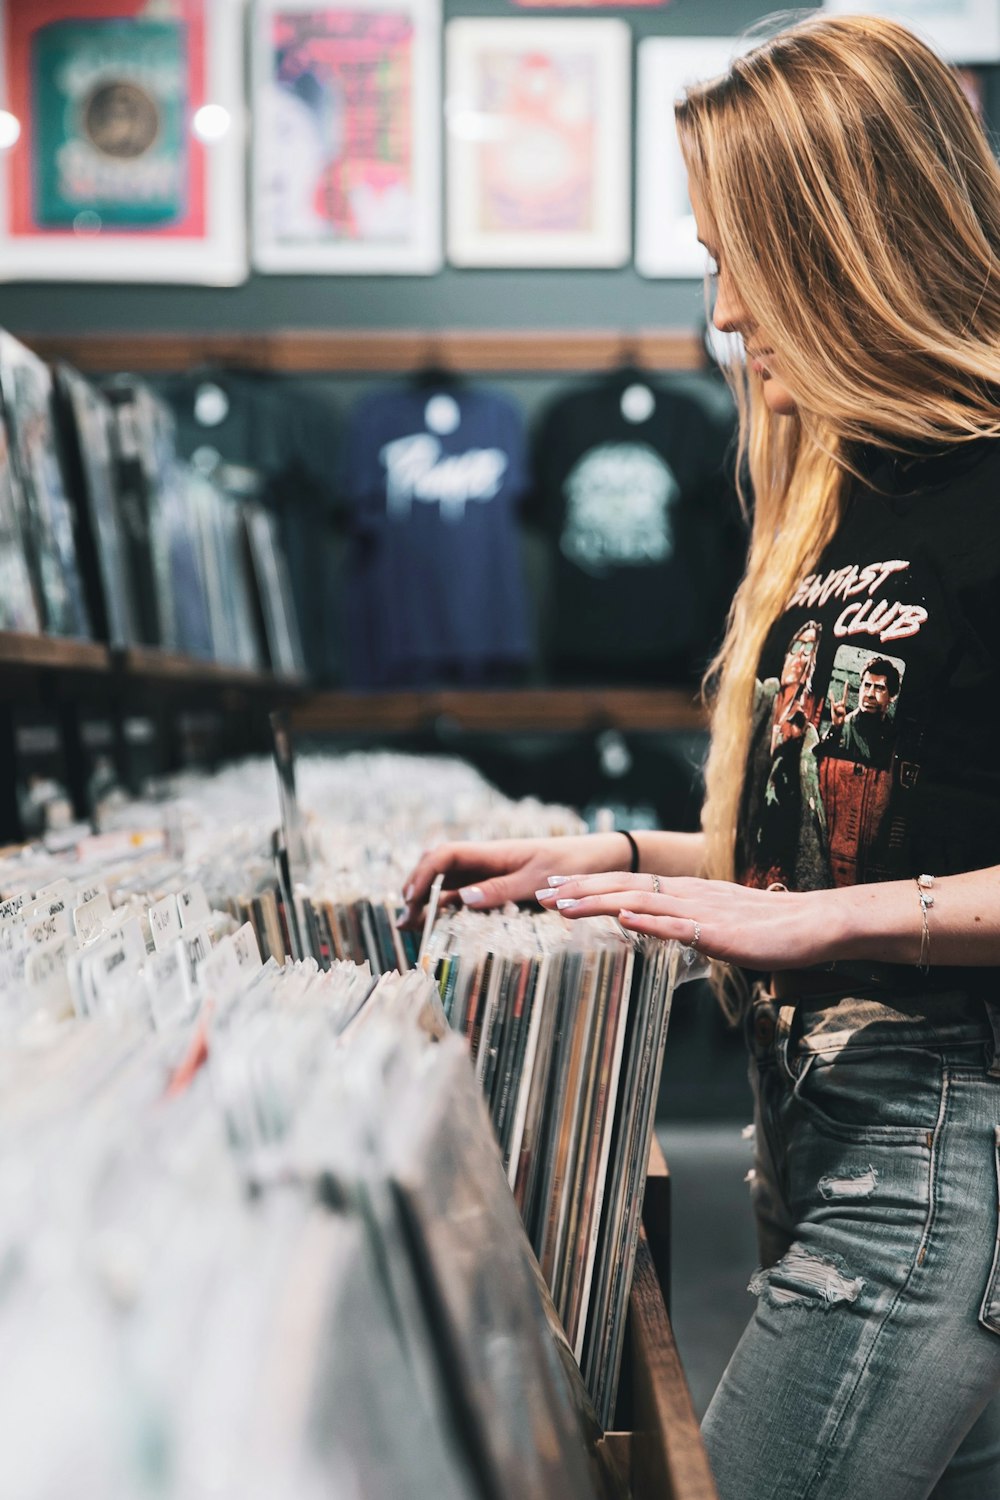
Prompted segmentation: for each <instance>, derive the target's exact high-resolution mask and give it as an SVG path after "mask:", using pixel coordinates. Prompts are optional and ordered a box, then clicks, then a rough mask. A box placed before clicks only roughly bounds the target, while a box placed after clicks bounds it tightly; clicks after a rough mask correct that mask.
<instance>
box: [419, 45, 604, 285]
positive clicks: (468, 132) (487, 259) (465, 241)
mask: <svg viewBox="0 0 1000 1500" xmlns="http://www.w3.org/2000/svg"><path fill="white" fill-rule="evenodd" d="M446 56H447V95H446V100H445V121H446V132H447V162H448V181H447V247H448V260H449V261H450V262H451V264H452V265H455V266H462V267H465V266H494V267H534V268H546V267H564V268H573V267H607V268H613V267H619V266H623V265H626V264H627V263H628V260H629V256H630V251H631V233H630V230H631V224H630V218H631V103H630V95H631V71H632V40H631V31H630V29H629V27H628V25H627V24H626V23H625V22H624V21H621V20H617V19H613V18H612V19H603V18H602V19H594V20H591V19H583V20H577V19H564V18H545V19H539V18H535V17H530V18H525V17H510V18H508V17H503V18H499V19H494V18H489V19H482V20H480V19H478V18H467V17H462V18H461V19H458V20H454V21H451V22H449V24H448V26H447V28H446ZM518 110H520V114H518V112H517V111H518Z"/></svg>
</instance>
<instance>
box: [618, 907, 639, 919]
mask: <svg viewBox="0 0 1000 1500" xmlns="http://www.w3.org/2000/svg"><path fill="white" fill-rule="evenodd" d="M618 920H619V922H634V921H635V912H634V911H626V910H625V908H624V907H622V909H621V911H620V912H619V913H618Z"/></svg>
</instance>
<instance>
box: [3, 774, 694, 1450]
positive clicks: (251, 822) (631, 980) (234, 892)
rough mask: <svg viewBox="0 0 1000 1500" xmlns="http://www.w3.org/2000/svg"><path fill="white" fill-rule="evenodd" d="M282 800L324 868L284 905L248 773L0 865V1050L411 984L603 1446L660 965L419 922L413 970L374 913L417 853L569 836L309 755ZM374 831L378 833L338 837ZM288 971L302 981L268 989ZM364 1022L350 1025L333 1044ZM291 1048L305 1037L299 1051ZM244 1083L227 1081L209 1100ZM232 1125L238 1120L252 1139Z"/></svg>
mask: <svg viewBox="0 0 1000 1500" xmlns="http://www.w3.org/2000/svg"><path fill="white" fill-rule="evenodd" d="M299 785H300V788H301V790H302V792H303V794H304V798H305V800H307V801H309V802H310V803H311V804H312V811H311V814H310V816H309V817H307V818H305V819H304V820H303V823H304V829H305V835H306V837H305V842H306V844H307V845H308V846H309V847H310V848H311V849H312V850H313V851H314V853H315V852H322V853H323V856H324V859H323V862H321V863H319V864H315V865H314V866H313V867H312V868H311V869H309V870H307V871H306V876H305V880H304V882H303V883H301V884H299V885H295V886H293V885H292V883H291V881H290V879H289V871H288V866H287V862H284V863H283V861H282V859H281V858H280V855H279V857H277V858H276V857H275V851H274V845H273V842H272V834H273V825H274V822H275V815H276V811H277V808H276V798H275V780H274V772H273V766H272V765H271V764H270V763H269V762H263V761H261V762H249V763H246V764H244V765H241V766H238V767H233V768H230V769H228V770H227V771H226V772H224V773H221V774H219V775H216V776H213V777H198V776H195V775H192V774H188V775H185V776H182V777H178V778H176V780H175V782H174V783H173V793H174V798H175V800H174V801H172V802H171V803H169V804H167V805H166V807H165V806H164V805H163V804H162V803H160V804H158V803H149V804H144V805H143V804H132V805H130V806H128V807H126V808H124V809H123V810H121V811H120V812H119V813H118V814H116V818H117V820H118V823H119V825H120V831H113V830H110V829H109V830H108V831H106V832H104V833H102V834H100V835H96V836H94V837H92V838H89V839H86V840H83V841H82V842H81V843H80V845H79V846H78V847H77V848H76V850H75V851H73V853H72V854H70V853H65V854H62V855H59V856H56V855H51V854H46V853H43V852H38V851H28V852H26V853H25V854H23V855H19V856H12V857H9V858H7V859H5V860H2V861H0V901H2V902H4V903H5V904H3V905H0V1035H3V1034H7V1035H8V1036H19V1035H21V1034H22V1032H23V1031H24V1029H25V1027H30V1026H35V1027H37V1025H38V1024H40V1022H41V1021H42V1020H43V1019H44V1020H45V1021H46V1022H47V1023H50V1024H58V1023H60V1022H61V1021H62V1020H64V1019H65V1018H67V1017H76V1018H78V1019H94V1018H101V1017H104V1018H115V1019H117V1020H119V1021H121V1020H123V1019H124V1018H126V1017H129V1016H131V1017H134V1018H138V1019H141V1021H142V1022H143V1023H144V1024H145V1026H146V1027H147V1028H149V1027H153V1028H155V1029H156V1031H157V1032H159V1033H160V1034H162V1035H165V1036H166V1035H170V1034H172V1033H173V1032H175V1031H176V1030H177V1028H178V1027H183V1026H186V1025H191V1024H193V1023H194V1022H195V1020H196V1018H197V1017H198V1015H199V1014H200V1013H202V1012H203V1009H204V1007H205V1005H206V1004H207V1003H208V1002H210V1003H211V1006H212V1007H213V1011H214V1015H215V1017H216V1024H217V1025H219V1026H226V1025H228V1022H226V1020H225V1017H226V1016H227V1015H228V1014H230V1012H231V1010H232V1003H233V998H234V997H239V996H240V995H241V994H242V993H243V992H244V990H247V986H248V983H249V990H248V994H249V996H250V997H251V998H252V997H256V998H257V999H260V998H261V997H262V996H264V995H273V996H274V997H275V999H276V1000H277V999H278V998H279V997H280V1002H281V1007H282V1008H284V1009H288V1010H289V1012H290V1013H291V1012H293V1011H296V1007H297V1003H298V997H300V995H301V994H303V993H306V994H312V995H314V996H315V995H319V994H321V993H326V991H325V990H324V988H323V987H324V985H331V986H339V987H340V989H341V990H342V991H343V992H344V993H345V994H346V990H344V985H345V984H346V980H345V978H344V976H345V973H346V971H347V968H348V967H350V964H349V961H351V960H354V961H356V962H358V963H360V964H361V966H362V967H360V968H358V969H356V970H353V969H352V972H354V973H356V974H357V975H358V976H360V977H359V979H358V984H360V985H361V990H360V991H358V992H357V994H359V995H360V998H361V1000H363V999H364V996H365V995H367V993H368V991H369V989H370V987H371V985H372V983H373V982H374V981H375V980H377V979H379V976H382V980H383V981H384V984H383V987H382V989H381V993H382V994H383V995H384V996H385V995H388V994H389V993H390V992H393V991H392V990H391V984H396V985H399V984H415V985H418V986H419V985H423V986H424V990H425V991H428V990H430V992H431V993H433V988H432V987H431V986H429V984H428V982H427V977H426V976H427V975H428V974H429V975H430V976H432V977H433V982H434V985H436V987H437V992H438V994H439V996H440V999H439V1001H438V1002H437V1014H438V1015H439V1016H440V1018H441V1021H442V1024H445V1018H446V1019H447V1023H449V1024H450V1026H451V1027H452V1028H453V1030H454V1031H455V1032H456V1033H458V1034H459V1036H458V1037H456V1045H457V1046H459V1047H460V1048H461V1049H462V1050H463V1051H471V1055H472V1058H473V1060H474V1069H475V1077H476V1081H477V1085H478V1088H479V1090H480V1091H481V1094H482V1098H483V1100H484V1101H485V1108H486V1110H487V1112H488V1115H489V1119H490V1122H491V1124H492V1130H493V1134H494V1135H495V1138H496V1142H497V1143H498V1145H499V1159H498V1160H497V1170H498V1171H500V1172H501V1173H502V1174H504V1175H505V1176H506V1179H507V1183H508V1184H509V1189H510V1191H511V1194H512V1197H511V1202H510V1208H511V1210H512V1211H514V1209H515V1205H516V1209H517V1210H519V1211H520V1215H521V1218H522V1220H523V1224H524V1227H525V1231H526V1233H527V1237H528V1240H529V1241H530V1244H531V1246H532V1247H533V1250H534V1252H535V1254H536V1256H537V1260H538V1265H539V1267H540V1275H541V1276H542V1277H543V1279H544V1282H545V1284H546V1285H547V1287H548V1288H549V1291H550V1293H551V1297H552V1300H553V1303H554V1306H555V1309H556V1311H557V1313H558V1316H559V1318H561V1319H562V1322H563V1325H564V1327H565V1331H566V1336H567V1340H568V1347H569V1348H570V1349H571V1351H572V1354H573V1355H574V1356H575V1358H576V1360H577V1361H578V1362H579V1366H580V1370H581V1371H582V1373H583V1376H584V1379H585V1382H586V1386H587V1389H588V1390H589V1392H590V1394H591V1397H592V1399H593V1403H594V1406H595V1408H596V1411H597V1415H598V1417H599V1418H600V1421H601V1422H602V1423H603V1424H604V1425H609V1424H610V1422H611V1418H612V1413H613V1405H614V1398H615V1391H616V1386H617V1379H618V1370H619V1367H620V1362H621V1354H622V1340H623V1336H624V1326H625V1316H626V1310H627V1301H628V1295H629V1290H630V1285H631V1277H632V1269H633V1263H634V1255H635V1248H636V1242H637V1236H638V1226H639V1216H640V1210H641V1203H642V1187H643V1181H644V1176H645V1169H646V1163H647V1160H648V1153H649V1144H650V1138H651V1133H652V1127H653V1112H654V1107H655V1100H656V1094H657V1088H658V1081H659V1073H660V1065H661V1059H662V1052H663V1046H664V1040H665V1036H666V1030H667V1022H668V1018H669V1013H670V1003H671V997H672V993H673V986H674V984H675V983H676V981H677V979H678V977H679V975H678V961H679V958H680V955H681V950H679V949H678V947H677V945H673V944H671V945H664V944H660V943H657V942H654V941H652V940H645V939H643V940H639V939H635V938H633V937H630V936H628V935H626V934H625V933H623V932H622V930H621V929H620V928H619V927H618V925H617V924H616V923H614V922H613V921H611V920H610V919H592V920H590V921H587V922H582V923H575V924H571V923H567V922H566V921H565V920H564V919H563V918H562V917H560V916H558V915H557V914H554V913H541V912H538V913H534V914H529V913H525V912H518V911H516V910H515V909H513V908H511V909H509V910H507V911H505V912H502V913H494V914H489V913H474V912H467V911H459V912H454V911H449V912H445V913H444V914H442V915H439V916H438V919H437V921H436V924H435V925H434V926H433V929H432V930H431V931H429V932H428V933H427V935H426V937H425V948H424V951H423V954H422V955H420V954H418V951H417V948H416V946H415V939H414V937H413V935H412V934H408V933H402V932H401V931H400V930H399V929H398V927H397V926H396V918H397V916H398V912H399V901H398V897H396V896H394V895H393V894H391V893H392V891H393V890H398V887H399V884H400V882H401V880H402V878H403V875H404V874H405V871H406V869H407V868H408V867H411V866H412V862H413V860H414V858H415V855H416V852H417V851H418V850H419V848H420V847H421V845H424V844H426V843H428V842H432V841H433V839H434V837H435V836H441V835H444V836H448V837H451V836H456V835H458V834H460V833H462V832H469V831H472V830H474V829H476V828H477V827H483V828H485V829H488V830H489V831H490V832H493V833H499V832H502V831H503V830H504V829H505V828H506V829H510V830H517V832H519V833H520V832H525V831H527V830H526V827H525V822H526V820H529V819H530V818H531V817H535V818H536V819H537V824H536V826H540V827H541V828H543V829H546V830H551V829H552V828H554V827H560V826H562V827H566V829H567V831H571V830H572V831H575V829H574V827H573V824H572V821H571V819H570V820H569V821H568V822H567V820H568V819H569V815H567V814H565V812H564V810H560V809H556V808H549V809H539V808H538V806H537V804H533V805H527V804H515V803H510V802H507V801H506V800H505V799H503V798H501V797H500V796H499V794H497V793H496V792H495V791H494V790H493V789H492V788H490V787H488V786H487V785H486V784H485V783H484V782H482V780H481V779H480V778H479V777H477V776H476V774H475V773H474V772H471V771H470V769H469V768H468V767H465V766H463V765H461V764H460V763H457V762H455V763H451V764H449V763H448V762H445V761H436V762H424V761H422V760H419V759H415V758H408V757H402V756H398V757H394V756H387V755H385V756H375V757H364V756H351V757H345V758H342V759H338V758H334V757H320V756H317V757H314V758H305V759H303V760H302V762H301V763H300V768H299ZM378 812H381V814H382V820H381V822H380V823H375V822H373V823H372V824H370V825H366V824H364V823H361V822H355V821H353V820H354V819H360V818H361V817H363V816H365V815H367V816H371V817H373V819H374V818H375V817H377V816H378ZM165 815H169V816H165ZM463 818H467V819H468V825H467V827H464V828H463V826H462V819H463ZM168 823H169V826H168ZM143 824H146V825H147V831H146V833H142V832H141V831H140V830H141V829H142V826H143ZM335 850H339V853H340V860H339V862H338V863H337V864H336V865H335V864H334V862H333V853H334V851H335ZM404 861H405V863H404ZM288 958H290V959H293V960H295V959H297V960H302V961H303V962H301V963H300V964H299V965H298V966H297V967H296V968H294V969H291V968H289V969H280V968H279V965H281V964H283V963H284V962H285V960H286V959H288ZM262 960H263V968H262V967H261V962H262ZM414 967H416V968H417V969H418V972H415V973H414V972H410V973H405V971H407V970H411V969H413V968H414ZM392 971H400V972H404V973H405V978H404V979H402V980H400V979H399V977H398V975H395V976H394V975H393V974H392ZM423 971H426V972H423ZM279 974H280V975H282V976H284V977H281V978H279V977H278V976H279ZM685 977H686V976H685ZM390 981H391V984H390ZM261 986H263V988H261ZM386 986H388V988H386ZM353 993H354V992H352V994H353ZM393 993H394V992H393ZM355 998H356V997H355ZM248 1003H249V1002H248ZM254 1003H255V1002H254ZM345 1003H346V1002H345ZM350 1003H351V1005H353V1004H354V999H352V1000H351V1002H350ZM359 1003H360V1002H359ZM296 1013H297V1011H296ZM364 1015H365V1008H364V1006H363V1005H361V1008H360V1010H359V1011H358V1014H357V1017H355V1018H353V1019H351V1021H350V1028H351V1029H352V1030H353V1029H354V1027H355V1022H357V1023H358V1024H360V1025H361V1026H362V1028H363V1025H364ZM341 1023H343V1025H344V1026H345V1027H346V1025H347V1020H346V1012H345V1013H344V1014H343V1015H341V1020H340V1021H339V1022H338V1026H340V1025H341ZM303 1024H305V1023H303ZM309 1024H310V1025H313V1026H315V1023H314V1022H311V1023H309ZM429 1024H433V1016H431V1017H430V1020H429ZM307 1033H308V1035H309V1036H312V1033H311V1032H309V1031H308V1026H307V1027H306V1030H305V1031H302V1032H298V1033H296V1035H300V1036H306V1035H307ZM227 1035H228V1033H227ZM233 1035H234V1036H235V1033H234V1034H233ZM314 1046H318V1043H317V1042H316V1038H315V1037H314V1036H312V1040H311V1041H310V1042H309V1046H308V1047H307V1048H306V1052H307V1053H308V1052H309V1050H310V1048H313V1047H314ZM233 1055H234V1056H235V1054H233ZM274 1056H275V1058H277V1056H278V1054H277V1052H275V1053H274ZM255 1070H258V1065H257V1064H256V1063H253V1064H251V1063H249V1062H247V1063H246V1064H245V1065H244V1064H242V1063H241V1064H236V1063H234V1064H233V1066H232V1068H231V1069H230V1070H229V1072H228V1073H227V1079H228V1082H227V1085H226V1091H227V1092H226V1097H227V1098H229V1099H232V1098H234V1097H235V1094H234V1089H235V1088H236V1085H235V1084H234V1082H233V1080H234V1079H238V1078H239V1077H240V1076H245V1077H247V1078H251V1077H253V1076H256V1072H255ZM275 1086H277V1085H275ZM274 1108H275V1110H277V1111H278V1113H279V1114H280V1113H281V1112H282V1110H284V1109H285V1106H284V1105H282V1106H281V1108H280V1109H279V1108H278V1106H277V1105H275V1106H274ZM480 1108H482V1106H480ZM255 1110H256V1106H254V1107H253V1108H251V1107H250V1106H249V1105H248V1106H247V1110H246V1118H247V1119H248V1120H251V1121H252V1120H255V1119H256V1120H258V1123H259V1119H260V1118H261V1117H260V1116H259V1115H258V1114H255ZM231 1128H232V1130H235V1126H232V1127H231ZM414 1129H415V1127H414ZM435 1149H437V1148H435ZM495 1159H496V1158H495Z"/></svg>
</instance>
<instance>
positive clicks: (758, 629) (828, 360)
mask: <svg viewBox="0 0 1000 1500" xmlns="http://www.w3.org/2000/svg"><path fill="white" fill-rule="evenodd" d="M677 128H678V133H679V136H680V141H681V148H682V150H683V153H684V157H685V160H686V163H687V166H688V171H689V173H690V175H691V177H692V180H693V182H694V183H695V184H697V187H698V190H699V194H700V196H701V198H702V201H703V202H704V204H705V208H706V211H707V213H708V214H710V215H711V218H712V221H713V226H714V229H715V232H716V235H717V238H718V248H719V251H720V254H721V256H722V257H723V258H724V261H725V263H726V270H727V274H728V275H729V276H730V277H731V278H732V283H733V285H734V286H735V287H737V288H738V290H739V297H740V301H741V302H742V303H743V304H744V305H745V306H746V307H747V309H748V310H749V312H750V313H751V315H752V317H753V321H754V324H755V325H756V326H757V327H759V328H760V329H761V330H762V331H763V333H764V334H765V336H766V342H767V346H768V347H769V348H774V349H776V350H777V351H778V354H779V357H780V362H781V379H782V382H783V383H784V384H785V385H786V386H787V388H788V389H789V391H790V392H791V394H792V396H793V397H794V399H795V402H796V406H797V411H796V414H795V415H793V416H776V415H775V414H773V413H772V412H771V411H770V410H769V409H768V408H767V406H766V405H765V403H764V401H763V399H762V396H761V388H760V382H759V381H757V380H756V379H753V378H752V377H750V376H748V374H747V372H746V370H745V369H744V368H743V367H742V366H740V365H739V364H734V366H732V367H731V370H730V379H731V381H732V384H733V386H734V392H735V395H736V399H737V404H738V407H739V412H740V442H739V470H740V472H741V473H744V474H746V475H747V476H748V477H749V484H750V490H751V492H752V496H753V526H752V534H751V545H750V554H749V560H748V564H747V571H746V575H745V577H744V580H743V582H742V584H741V586H740V588H739V591H738V592H737V595H736V598H735V601H734V603H733V607H732V610H731V613H730V618H729V625H728V629H727V632H726V636H725V640H724V642H723V644H722V647H721V649H720V651H719V653H718V656H717V657H716V659H715V661H714V662H713V663H712V665H711V667H710V668H709V672H708V675H707V677H706V686H707V692H708V696H709V700H710V703H711V707H712V743H711V750H710V753H709V757H708V765H707V769H706V800H705V808H704V813H703V827H704V830H705V834H706V846H707V871H706V873H708V874H710V875H712V876H714V877H716V878H719V879H732V878H733V876H734V873H736V872H735V868H734V860H735V844H736V832H737V821H738V817H739V809H740V803H741V797H742V789H743V781H744V771H745V766H746V761H747V754H748V749H749V734H750V720H751V706H752V702H753V690H754V680H755V677H756V673H757V667H758V662H759V659H760V654H761V650H762V648H763V645H764V641H765V638H766V636H767V634H768V631H769V630H770V628H771V626H772V625H773V623H774V621H775V620H776V619H777V618H778V616H779V615H780V614H781V613H782V611H783V609H784V608H785V605H786V603H787V601H788V599H789V597H790V595H791V592H792V589H793V586H794V584H795V582H796V580H797V579H798V577H799V576H800V575H801V574H802V573H803V572H804V571H807V570H808V568H809V567H810V565H811V564H812V563H814V562H815V560H816V558H817V557H818V556H819V553H820V552H821V551H822V549H823V547H824V546H825V545H826V543H827V542H828V541H829V540H830V538H831V536H832V535H833V533H834V531H835V530H836V528H837V524H838V522H839V520H840V517H841V514H842V512H843V506H844V502H845V498H846V494H847V491H848V488H849V484H850V479H851V474H852V472H854V471H855V469H854V465H855V462H856V448H855V445H857V444H864V443H868V442H872V441H875V442H878V443H880V444H882V445H884V446H887V447H890V448H896V449H899V450H901V451H904V452H905V451H908V450H912V448H913V445H914V443H918V444H919V443H921V442H928V441H940V442H962V441H967V440H970V439H972V438H975V437H980V436H982V435H984V434H992V435H995V436H1000V168H998V166H997V163H996V161H995V160H994V158H993V154H992V152H991V150H990V146H989V143H988V141H987V139H986V136H985V134H984V132H983V129H982V127H981V125H980V124H979V121H978V120H977V119H976V117H975V114H974V113H973V110H972V108H971V106H970V104H969V103H968V101H967V100H966V98H965V95H964V94H963V93H962V90H961V88H960V86H959V84H958V83H957V81H956V79H955V77H954V76H953V74H952V73H951V72H950V70H949V69H948V68H947V67H946V66H945V64H944V63H942V62H941V60H940V59H939V58H938V57H937V56H936V55H935V54H934V53H933V52H932V51H931V50H930V48H929V47H927V46H925V45H924V43H922V42H921V41H919V40H918V39H917V38H916V37H915V36H914V35H913V34H912V33H911V32H910V31H908V30H907V29H906V28H905V27H903V26H900V25H897V24H896V23H894V22H891V21H886V20H880V19H877V18H874V17H867V16H843V17H831V16H810V17H808V18H807V19H805V20H803V21H800V22H798V23H797V24H795V25H793V26H790V27H787V28H786V29H784V30H782V31H780V32H778V33H777V34H776V35H774V36H772V37H770V38H769V39H768V40H766V41H764V42H762V43H761V44H759V45H757V46H755V47H754V48H753V50H752V51H750V52H747V53H744V54H743V55H742V56H740V57H738V58H737V59H736V61H735V62H734V63H733V64H732V65H731V67H730V69H729V71H728V72H727V73H726V74H725V75H724V76H723V77H722V78H719V79H716V80H714V81H712V82H711V83H706V84H701V85H698V86H696V87H693V88H691V89H690V90H688V92H687V94H686V95H685V97H684V98H683V99H682V101H681V102H680V103H679V104H678V105H677ZM852 454H853V455H854V456H852ZM717 987H718V986H717ZM724 1003H725V1002H724Z"/></svg>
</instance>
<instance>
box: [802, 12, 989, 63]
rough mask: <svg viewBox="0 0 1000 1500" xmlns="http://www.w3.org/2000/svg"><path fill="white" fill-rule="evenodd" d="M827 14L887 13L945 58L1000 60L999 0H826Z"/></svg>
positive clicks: (958, 60)
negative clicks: (870, 0) (869, 1)
mask: <svg viewBox="0 0 1000 1500" xmlns="http://www.w3.org/2000/svg"><path fill="white" fill-rule="evenodd" d="M823 10H825V11H826V12H827V14H828V15H833V16H846V15H858V14H864V15H869V16H885V17H886V18H887V19H888V20H891V21H899V22H901V23H902V25H904V26H909V28H910V30H911V31H915V32H916V33H917V35H918V36H920V37H922V38H923V39H924V41H925V42H930V44H931V46H932V47H933V48H934V50H935V51H936V52H938V53H939V54H940V56H941V57H943V58H944V59H945V61H946V62H953V63H995V62H1000V4H998V3H997V0H873V3H872V4H869V5H864V4H858V0H853V3H852V0H825V3H824V5H823Z"/></svg>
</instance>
